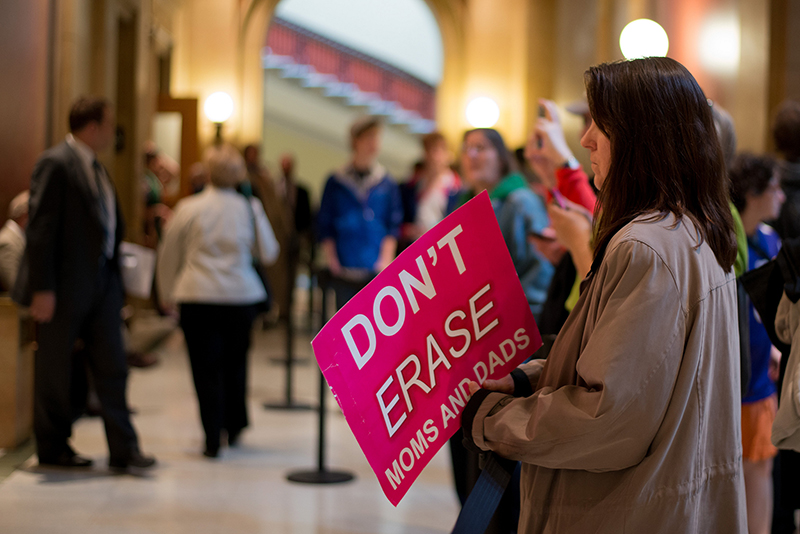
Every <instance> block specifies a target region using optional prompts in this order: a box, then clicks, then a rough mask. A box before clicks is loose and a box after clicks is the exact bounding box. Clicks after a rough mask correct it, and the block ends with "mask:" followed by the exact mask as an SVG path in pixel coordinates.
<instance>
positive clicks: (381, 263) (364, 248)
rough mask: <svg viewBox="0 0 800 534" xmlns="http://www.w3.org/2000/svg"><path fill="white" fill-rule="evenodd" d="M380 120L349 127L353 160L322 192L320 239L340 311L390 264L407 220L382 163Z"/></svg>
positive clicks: (365, 119)
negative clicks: (380, 158) (332, 278)
mask: <svg viewBox="0 0 800 534" xmlns="http://www.w3.org/2000/svg"><path fill="white" fill-rule="evenodd" d="M381 128H382V126H381V122H380V120H379V119H378V118H377V117H371V116H367V117H362V118H359V119H357V120H356V121H355V122H354V123H353V124H352V126H351V127H350V147H351V149H352V157H351V159H350V161H349V162H348V163H347V165H345V166H344V167H342V168H341V169H339V170H338V171H336V172H334V173H332V174H331V175H330V176H329V177H328V180H327V182H326V183H325V189H324V191H323V193H322V201H321V203H320V207H319V213H318V215H317V234H318V235H317V237H318V239H319V241H320V243H321V245H322V253H323V255H324V256H325V260H326V263H327V266H328V268H329V269H330V271H331V274H332V275H333V277H334V291H335V293H336V308H337V309H339V308H341V307H342V306H344V304H345V303H346V302H347V301H348V300H350V299H351V298H352V297H353V296H354V295H355V294H356V293H358V291H360V290H361V289H362V288H363V287H364V286H366V285H367V283H369V281H370V280H371V279H372V278H373V277H374V276H375V274H377V273H379V272H381V271H382V270H383V269H384V268H386V266H387V265H389V264H390V263H391V262H392V260H393V259H394V257H395V253H396V251H397V238H398V235H399V232H400V223H401V222H402V220H403V206H402V203H401V200H400V188H399V187H398V186H397V184H396V183H395V182H394V180H392V177H391V176H390V175H389V173H388V172H387V171H386V169H384V168H383V166H382V165H381V164H380V163H378V162H377V158H378V153H379V152H380V147H381Z"/></svg>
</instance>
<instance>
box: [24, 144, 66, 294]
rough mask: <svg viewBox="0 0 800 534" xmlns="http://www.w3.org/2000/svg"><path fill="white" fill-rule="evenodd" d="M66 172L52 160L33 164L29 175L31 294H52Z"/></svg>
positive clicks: (28, 236) (54, 286)
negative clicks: (37, 292) (40, 292)
mask: <svg viewBox="0 0 800 534" xmlns="http://www.w3.org/2000/svg"><path fill="white" fill-rule="evenodd" d="M66 183H67V171H66V168H65V167H64V165H63V164H62V163H61V162H59V161H58V160H57V159H54V158H45V159H42V160H40V161H39V162H38V163H37V164H36V168H35V169H34V171H33V175H32V176H31V196H30V204H29V211H28V213H29V219H28V226H27V228H26V231H25V235H26V240H27V241H26V247H27V254H28V283H29V285H30V290H31V292H36V291H55V290H56V289H57V288H56V265H57V263H58V245H59V243H58V241H59V240H58V236H59V233H60V229H61V226H62V224H61V223H62V219H63V214H64V199H65V188H66Z"/></svg>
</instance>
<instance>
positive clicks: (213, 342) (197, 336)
mask: <svg viewBox="0 0 800 534" xmlns="http://www.w3.org/2000/svg"><path fill="white" fill-rule="evenodd" d="M180 308H181V328H182V329H183V334H184V337H185V338H186V347H187V349H188V350H189V360H190V362H191V365H192V377H193V379H194V387H195V391H196V392H197V401H198V404H199V407H200V420H201V422H202V423H203V430H204V431H205V434H206V449H207V450H208V451H210V452H216V451H217V450H218V449H219V446H220V433H221V432H222V430H226V431H227V433H228V435H229V436H230V435H232V434H233V435H235V434H238V433H239V432H240V431H241V430H242V429H243V428H244V427H246V426H247V423H248V418H247V404H246V403H247V351H248V350H249V349H250V331H251V328H252V325H253V320H254V319H255V316H256V307H255V305H251V304H248V305H243V306H235V305H218V304H197V303H183V304H181V307H180Z"/></svg>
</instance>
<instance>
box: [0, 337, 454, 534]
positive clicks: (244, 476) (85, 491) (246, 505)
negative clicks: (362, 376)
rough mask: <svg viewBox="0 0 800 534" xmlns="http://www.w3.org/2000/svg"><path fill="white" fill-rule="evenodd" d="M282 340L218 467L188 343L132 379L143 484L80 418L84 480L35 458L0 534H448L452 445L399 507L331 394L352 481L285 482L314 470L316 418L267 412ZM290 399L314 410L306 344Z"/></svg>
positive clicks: (255, 379) (300, 343)
mask: <svg viewBox="0 0 800 534" xmlns="http://www.w3.org/2000/svg"><path fill="white" fill-rule="evenodd" d="M283 339H284V337H283V332H281V331H280V330H276V329H272V330H269V331H266V332H262V331H257V332H256V333H255V334H254V348H253V350H252V352H251V362H252V363H251V368H250V369H251V374H250V384H251V387H250V418H251V426H250V428H249V429H248V430H246V431H245V432H244V434H243V435H242V443H241V445H240V446H239V447H238V448H236V449H225V450H223V452H222V455H221V458H220V459H218V460H208V459H206V458H204V457H203V456H202V455H201V451H202V432H201V429H200V422H199V417H198V415H197V405H196V400H195V397H194V391H193V389H192V383H191V377H190V372H189V367H188V362H187V358H186V352H185V346H184V343H183V337H182V335H181V333H180V331H176V332H175V333H174V334H173V335H172V336H170V337H169V338H168V339H167V341H166V342H165V343H164V344H163V345H162V346H161V347H160V349H159V350H158V351H157V352H158V355H159V357H160V363H159V364H158V365H157V366H155V367H152V368H149V369H145V370H138V369H135V370H133V371H132V373H131V379H130V390H129V399H130V404H131V406H132V407H133V408H134V409H135V410H136V415H135V416H134V424H135V425H136V427H137V429H138V431H139V434H140V438H141V442H142V448H143V449H144V451H145V452H146V453H150V454H154V455H155V456H156V457H157V458H158V460H159V467H158V468H157V469H156V470H155V471H153V472H152V474H148V476H145V477H134V476H131V475H113V474H111V473H110V472H109V471H108V470H107V469H106V463H107V460H108V458H107V450H106V446H105V440H104V433H103V429H102V424H101V422H100V420H99V419H82V420H81V421H79V422H78V423H77V424H76V425H75V428H74V432H73V434H74V435H73V440H72V443H73V445H74V448H75V449H76V450H77V451H78V452H79V453H80V454H83V455H87V456H90V457H92V458H93V459H94V460H95V467H94V468H93V469H91V470H88V471H85V472H80V473H79V472H74V471H63V470H57V469H40V468H38V467H37V465H36V459H35V457H33V458H31V459H30V460H28V461H27V462H26V463H25V464H24V466H23V468H22V469H19V470H17V471H16V472H14V473H13V474H11V475H10V476H9V477H8V478H6V479H5V480H4V481H2V482H0V532H2V533H14V534H44V533H47V534H73V533H74V534H108V533H114V534H223V533H224V534H232V533H237V534H256V533H259V534H261V533H269V534H284V533H286V534H289V533H291V534H295V533H315V534H344V533H379V534H394V533H404V534H406V533H418V534H428V533H443V532H449V531H450V529H451V528H452V526H453V525H454V523H455V519H456V516H457V514H458V505H457V499H456V497H455V491H454V489H453V485H452V478H451V474H450V461H449V452H448V450H447V448H445V449H443V450H442V451H440V452H439V454H438V455H437V456H436V457H435V458H434V459H433V461H432V462H431V463H430V465H428V467H427V468H426V469H425V471H424V472H423V473H422V475H421V477H420V478H419V480H418V481H417V482H416V484H415V485H414V486H413V487H412V488H411V490H410V491H409V493H408V494H407V495H406V497H405V499H404V500H403V501H402V502H401V503H400V505H399V506H398V507H397V508H395V507H393V506H392V505H391V504H390V503H389V501H388V500H387V499H386V497H385V496H384V495H383V493H382V492H381V489H380V486H379V485H378V481H377V478H376V476H375V475H374V474H373V473H372V471H371V470H370V468H369V465H368V464H367V462H366V459H365V458H364V456H363V454H362V453H361V451H360V449H359V448H358V445H357V443H356V441H355V439H354V438H353V435H352V433H351V432H350V430H349V429H348V427H347V424H346V423H345V420H344V418H343V417H342V416H341V414H340V413H339V411H338V410H339V409H338V407H337V406H336V403H335V402H334V401H333V398H332V397H329V401H326V402H327V406H328V408H329V413H328V417H327V424H328V432H327V444H328V445H327V451H328V453H327V465H328V467H329V468H330V469H342V470H347V471H350V472H352V473H353V474H355V475H356V479H355V481H353V482H349V483H345V484H338V485H330V486H315V485H304V484H295V483H291V482H288V481H286V475H287V473H289V472H291V471H294V470H298V469H301V470H302V469H313V468H315V466H316V442H317V416H316V412H313V411H299V412H298V411H293V412H290V411H277V410H264V409H263V408H262V403H263V402H265V401H271V402H277V401H281V400H282V398H283V395H284V376H285V373H284V368H283V367H282V366H281V365H278V364H276V363H275V362H274V361H272V359H275V358H282V357H283ZM296 347H297V349H296V353H297V356H298V357H299V358H301V359H304V360H305V362H304V363H303V364H301V365H298V366H297V367H296V368H295V369H296V372H295V380H294V391H295V392H296V395H295V397H296V399H297V400H298V401H301V402H308V403H315V402H316V395H317V394H316V392H317V390H318V381H317V376H318V371H317V368H316V364H315V363H314V362H313V361H312V359H311V358H312V354H311V347H310V344H309V337H308V336H298V339H297V340H296Z"/></svg>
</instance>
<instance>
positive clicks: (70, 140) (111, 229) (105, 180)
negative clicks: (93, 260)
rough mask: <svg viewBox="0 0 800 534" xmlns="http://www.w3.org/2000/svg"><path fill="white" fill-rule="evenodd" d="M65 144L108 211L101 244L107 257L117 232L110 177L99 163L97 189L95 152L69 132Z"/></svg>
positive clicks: (115, 205)
mask: <svg viewBox="0 0 800 534" xmlns="http://www.w3.org/2000/svg"><path fill="white" fill-rule="evenodd" d="M67 144H68V145H69V146H70V148H72V150H74V151H75V153H76V154H78V158H79V159H80V160H81V166H83V172H84V173H86V181H87V182H88V185H89V189H91V190H92V193H94V196H95V198H100V195H102V198H103V202H104V203H105V206H106V211H107V212H108V219H107V221H106V224H107V226H106V232H107V234H106V242H105V243H104V244H103V253H104V254H105V256H106V257H107V258H111V257H113V256H114V240H115V238H116V232H117V209H116V207H117V203H116V199H115V197H114V187H113V186H112V185H111V179H110V178H109V176H108V175H107V174H106V172H105V168H104V167H103V166H102V165H100V185H101V187H102V191H100V192H98V190H97V184H98V182H97V180H96V179H95V174H94V162H95V160H97V154H96V153H95V152H94V150H92V149H91V148H90V147H89V146H88V145H87V144H86V143H84V142H83V141H81V140H80V139H78V138H77V137H75V136H73V135H72V134H71V133H70V134H67Z"/></svg>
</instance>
